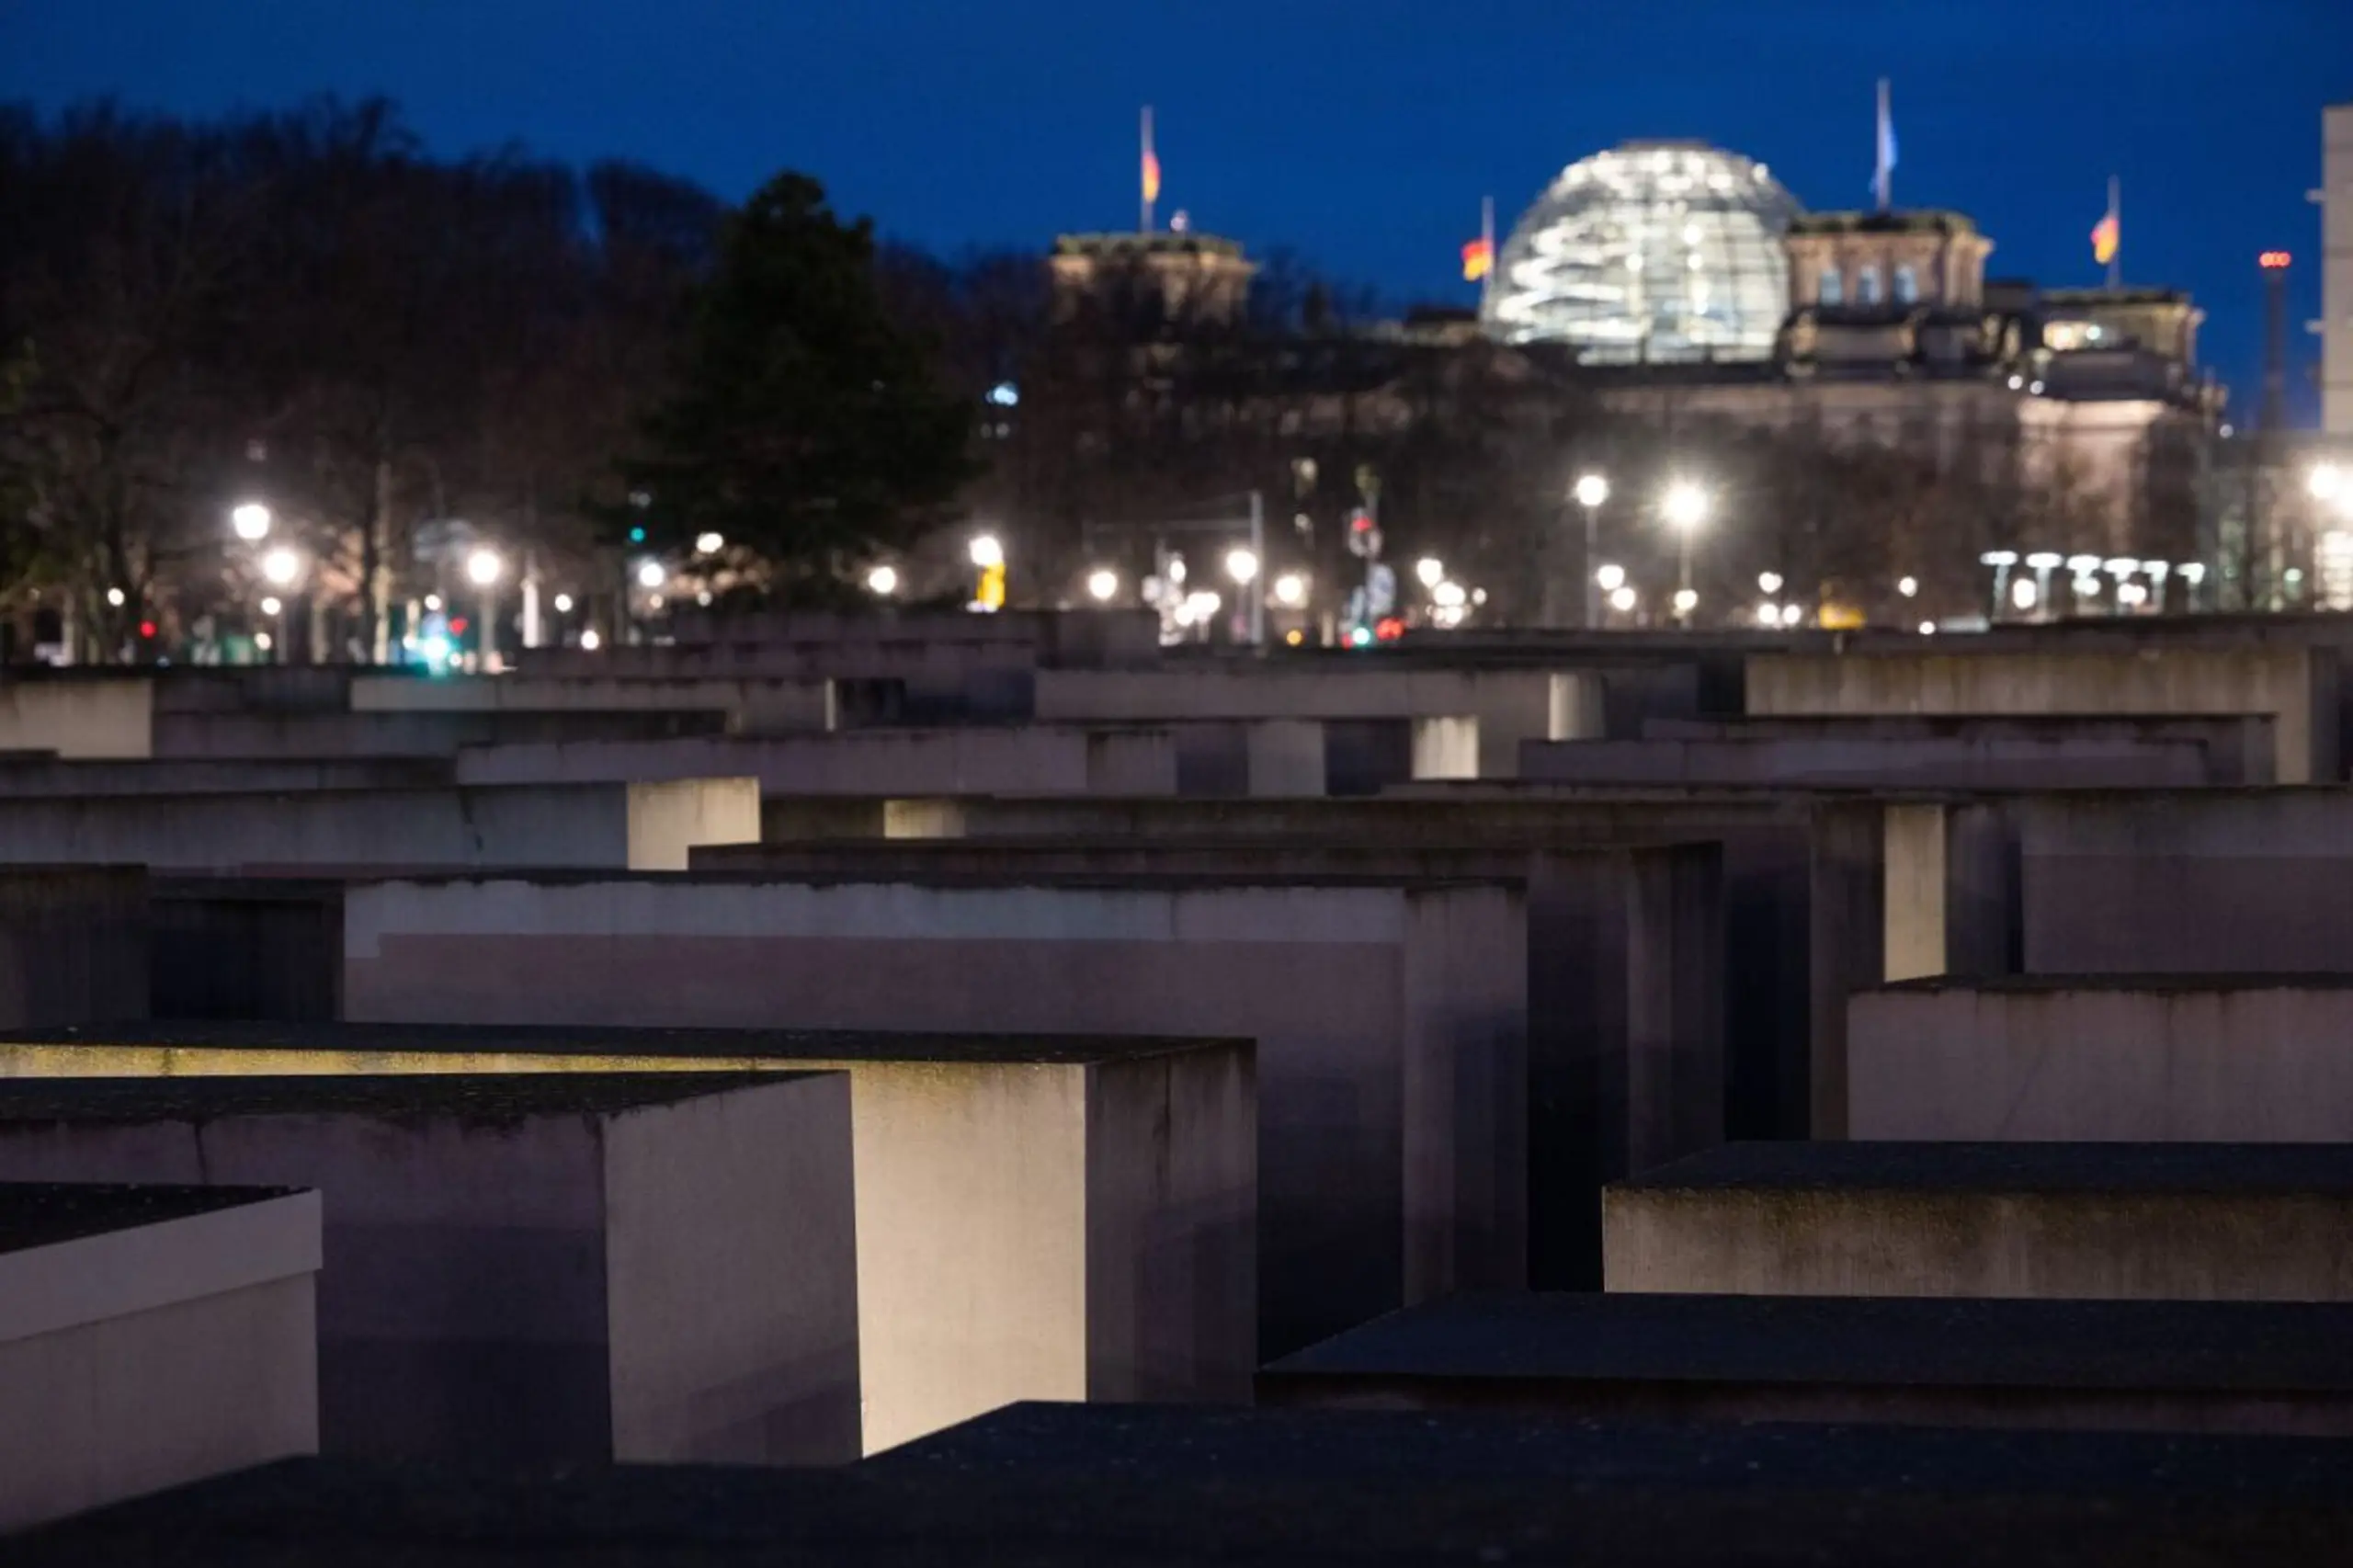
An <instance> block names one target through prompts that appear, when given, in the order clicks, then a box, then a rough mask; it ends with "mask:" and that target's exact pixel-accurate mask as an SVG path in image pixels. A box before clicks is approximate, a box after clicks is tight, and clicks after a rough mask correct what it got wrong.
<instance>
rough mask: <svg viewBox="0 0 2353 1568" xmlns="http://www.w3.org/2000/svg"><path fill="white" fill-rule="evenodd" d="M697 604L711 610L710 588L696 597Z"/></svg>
mask: <svg viewBox="0 0 2353 1568" xmlns="http://www.w3.org/2000/svg"><path fill="white" fill-rule="evenodd" d="M695 603H697V604H699V605H700V606H702V607H703V608H706V609H708V608H710V589H709V588H705V589H703V590H702V591H701V592H700V593H699V594H697V595H696V596H695Z"/></svg>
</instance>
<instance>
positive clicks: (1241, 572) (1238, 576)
mask: <svg viewBox="0 0 2353 1568" xmlns="http://www.w3.org/2000/svg"><path fill="white" fill-rule="evenodd" d="M1225 574H1226V575H1227V576H1229V577H1231V578H1233V580H1234V581H1235V582H1237V583H1249V582H1255V581H1256V579H1257V576H1258V557H1257V555H1256V553H1255V552H1253V551H1249V550H1245V549H1243V548H1241V547H1239V546H1237V547H1235V548H1234V549H1233V550H1229V551H1226V552H1225Z"/></svg>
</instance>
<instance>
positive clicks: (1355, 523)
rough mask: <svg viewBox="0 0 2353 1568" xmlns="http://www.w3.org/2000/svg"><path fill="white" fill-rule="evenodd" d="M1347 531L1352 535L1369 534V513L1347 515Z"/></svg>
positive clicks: (1370, 523)
mask: <svg viewBox="0 0 2353 1568" xmlns="http://www.w3.org/2000/svg"><path fill="white" fill-rule="evenodd" d="M1348 531H1349V532H1350V533H1353V534H1361V533H1370V532H1371V531H1372V516H1371V514H1370V513H1369V512H1351V513H1349V514H1348Z"/></svg>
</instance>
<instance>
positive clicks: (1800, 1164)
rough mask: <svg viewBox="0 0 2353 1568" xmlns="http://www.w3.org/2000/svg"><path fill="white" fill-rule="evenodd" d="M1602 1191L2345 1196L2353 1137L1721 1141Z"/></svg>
mask: <svg viewBox="0 0 2353 1568" xmlns="http://www.w3.org/2000/svg"><path fill="white" fill-rule="evenodd" d="M1611 1190H1612V1191H1615V1192H1623V1193H1628V1194H1640V1193H1645V1192H1674V1191H1715V1192H1723V1193H1727V1194H1733V1193H1746V1194H1750V1195H1753V1196H1768V1195H1770V1194H1773V1193H1777V1192H1870V1191H1879V1192H1887V1193H1915V1194H1916V1193H1988V1194H1992V1193H2018V1192H2035V1193H2052V1194H2059V1193H2099V1194H2103V1195H2107V1196H2110V1197H2126V1198H2131V1197H2159V1196H2181V1195H2185V1194H2204V1195H2211V1196H2215V1197H2231V1198H2240V1197H2251V1196H2259V1195H2267V1194H2268V1195H2284V1194H2306V1195H2326V1196H2329V1197H2353V1144H2344V1143H1894V1142H1887V1143H1874V1142H1853V1143H1727V1144H1724V1145H1723V1146H1722V1147H1721V1148H1717V1149H1711V1150H1709V1151H1708V1152H1707V1153H1703V1154H1693V1155H1691V1156H1690V1157H1688V1158H1687V1159H1681V1160H1677V1161H1675V1162H1674V1163H1673V1164H1671V1165H1661V1166H1659V1167H1658V1168H1657V1169H1655V1170H1653V1171H1649V1172H1647V1173H1645V1174H1643V1176H1636V1177H1633V1178H1632V1179H1631V1180H1628V1181H1621V1182H1618V1183H1615V1184H1613V1186H1612V1187H1611Z"/></svg>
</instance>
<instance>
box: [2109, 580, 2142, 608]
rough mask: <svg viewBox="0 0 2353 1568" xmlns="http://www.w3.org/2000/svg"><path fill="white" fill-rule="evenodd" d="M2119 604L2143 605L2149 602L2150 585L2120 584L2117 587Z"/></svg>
mask: <svg viewBox="0 0 2353 1568" xmlns="http://www.w3.org/2000/svg"><path fill="white" fill-rule="evenodd" d="M2116 600H2117V602H2118V603H2119V604H2128V605H2143V604H2146V603H2148V602H2149V589H2148V585H2146V584H2143V583H2120V584H2118V585H2117V587H2116Z"/></svg>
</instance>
